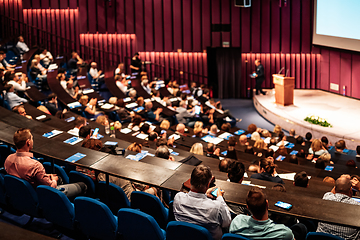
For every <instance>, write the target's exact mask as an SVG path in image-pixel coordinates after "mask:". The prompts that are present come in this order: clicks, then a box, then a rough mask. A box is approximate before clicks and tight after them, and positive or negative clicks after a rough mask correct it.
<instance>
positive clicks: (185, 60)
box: [183, 52, 192, 83]
mask: <svg viewBox="0 0 360 240" xmlns="http://www.w3.org/2000/svg"><path fill="white" fill-rule="evenodd" d="M190 55H192V53H187V52H185V53H184V55H183V72H184V82H183V83H189V80H190V76H189V61H190V60H189V59H190V58H191V57H192V56H190Z"/></svg>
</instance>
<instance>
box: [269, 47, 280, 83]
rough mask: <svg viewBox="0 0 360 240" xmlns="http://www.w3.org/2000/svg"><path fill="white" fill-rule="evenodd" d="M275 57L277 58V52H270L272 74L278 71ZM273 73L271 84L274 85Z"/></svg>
mask: <svg viewBox="0 0 360 240" xmlns="http://www.w3.org/2000/svg"><path fill="white" fill-rule="evenodd" d="M275 58H276V54H275V53H271V54H270V72H271V73H272V74H274V73H278V72H277V71H276V60H275ZM272 74H271V76H270V82H271V84H270V86H273V83H272V82H273V80H272Z"/></svg>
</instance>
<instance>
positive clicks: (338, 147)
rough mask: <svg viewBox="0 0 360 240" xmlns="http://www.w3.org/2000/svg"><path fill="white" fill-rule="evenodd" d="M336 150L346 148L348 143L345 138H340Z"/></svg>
mask: <svg viewBox="0 0 360 240" xmlns="http://www.w3.org/2000/svg"><path fill="white" fill-rule="evenodd" d="M335 148H336V150H344V149H345V148H346V144H345V141H344V140H339V141H337V142H336V143H335Z"/></svg>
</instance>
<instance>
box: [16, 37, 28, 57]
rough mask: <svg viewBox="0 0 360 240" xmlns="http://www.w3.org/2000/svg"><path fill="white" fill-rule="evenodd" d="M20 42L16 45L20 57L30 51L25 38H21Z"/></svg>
mask: <svg viewBox="0 0 360 240" xmlns="http://www.w3.org/2000/svg"><path fill="white" fill-rule="evenodd" d="M18 40H19V41H18V42H17V44H16V48H17V49H18V50H19V52H20V55H21V56H22V55H23V54H24V53H27V52H28V51H29V50H30V49H29V47H28V46H27V45H26V43H25V41H24V38H23V36H19V38H18Z"/></svg>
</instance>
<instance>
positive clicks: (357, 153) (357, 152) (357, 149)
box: [356, 145, 360, 157]
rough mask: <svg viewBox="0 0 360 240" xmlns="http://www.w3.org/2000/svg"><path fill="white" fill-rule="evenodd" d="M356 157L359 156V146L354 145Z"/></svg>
mask: <svg viewBox="0 0 360 240" xmlns="http://www.w3.org/2000/svg"><path fill="white" fill-rule="evenodd" d="M356 157H360V146H359V145H358V146H356Z"/></svg>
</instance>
